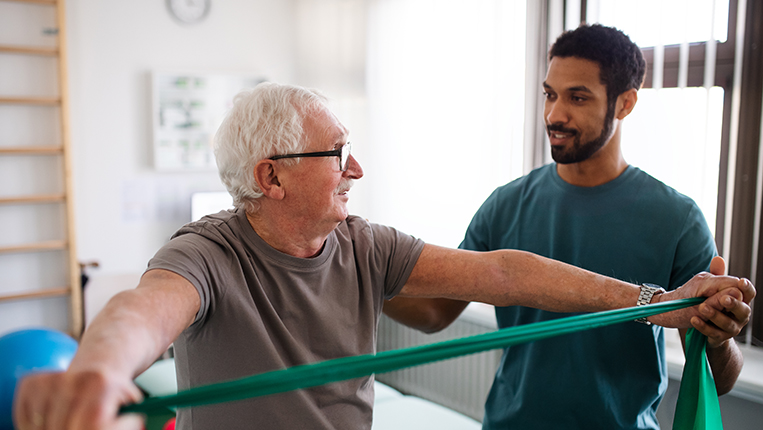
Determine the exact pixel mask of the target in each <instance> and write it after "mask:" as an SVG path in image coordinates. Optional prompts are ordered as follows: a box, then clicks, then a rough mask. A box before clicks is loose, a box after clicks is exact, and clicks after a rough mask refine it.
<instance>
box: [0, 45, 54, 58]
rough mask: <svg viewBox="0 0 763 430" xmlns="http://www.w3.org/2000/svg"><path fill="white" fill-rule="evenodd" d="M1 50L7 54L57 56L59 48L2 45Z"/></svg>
mask: <svg viewBox="0 0 763 430" xmlns="http://www.w3.org/2000/svg"><path fill="white" fill-rule="evenodd" d="M0 52H3V53H6V54H30V55H47V56H57V55H58V48H43V47H38V46H11V45H0Z"/></svg>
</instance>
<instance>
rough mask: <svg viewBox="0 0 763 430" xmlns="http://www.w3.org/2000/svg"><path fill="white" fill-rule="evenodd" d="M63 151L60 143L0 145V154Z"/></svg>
mask: <svg viewBox="0 0 763 430" xmlns="http://www.w3.org/2000/svg"><path fill="white" fill-rule="evenodd" d="M0 1H2V0H0ZM62 152H64V147H63V146H61V145H48V146H5V147H2V146H0V154H11V155H14V154H15V155H23V154H60V153H62Z"/></svg>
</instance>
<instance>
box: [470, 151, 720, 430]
mask: <svg viewBox="0 0 763 430" xmlns="http://www.w3.org/2000/svg"><path fill="white" fill-rule="evenodd" d="M461 248H464V249H471V250H477V251H489V250H495V249H504V248H510V249H520V250H525V251H530V252H533V253H536V254H539V255H542V256H545V257H549V258H553V259H556V260H560V261H563V262H566V263H569V264H573V265H575V266H578V267H582V268H585V269H588V270H591V271H594V272H597V273H600V274H603V275H607V276H611V277H614V278H618V279H621V280H624V281H627V282H632V283H635V284H640V283H644V282H649V283H654V284H658V285H661V286H663V287H665V288H666V289H674V288H676V287H678V286H680V285H682V284H684V283H685V282H686V281H688V280H689V279H690V278H691V277H692V276H693V275H695V274H696V273H699V272H701V271H704V270H707V269H708V268H709V266H710V260H711V259H712V257H713V256H715V255H716V250H715V243H714V241H713V237H712V235H711V233H710V230H709V229H708V227H707V223H706V221H705V219H704V217H703V215H702V213H701V211H700V210H699V208H698V207H697V205H696V204H695V203H694V202H693V201H692V200H691V199H690V198H688V197H686V196H684V195H681V194H679V193H678V192H676V191H675V190H673V189H672V188H670V187H668V186H666V185H665V184H663V183H661V182H659V181H658V180H656V179H654V178H652V177H651V176H649V175H647V174H646V173H644V172H643V171H641V170H639V169H638V168H635V167H631V166H629V167H628V168H627V169H626V170H625V171H624V172H623V173H622V174H621V175H620V176H619V177H618V178H616V179H615V180H613V181H610V182H608V183H606V184H604V185H601V186H598V187H591V188H587V187H577V186H574V185H570V184H568V183H566V182H564V181H563V180H562V179H561V178H560V177H559V175H558V174H557V172H556V165H555V164H550V165H547V166H544V167H541V168H538V169H536V170H534V171H532V172H531V173H530V174H528V175H527V176H524V177H522V178H519V179H517V180H515V181H513V182H511V183H509V184H507V185H504V186H502V187H500V188H498V189H496V190H495V191H494V192H493V194H492V195H491V196H490V197H489V198H488V199H487V200H486V201H485V203H484V204H483V205H482V207H481V208H480V209H479V211H478V212H477V213H476V214H475V216H474V218H473V220H472V222H471V224H470V225H469V228H468V230H467V232H466V236H465V238H464V241H463V242H462V243H461ZM634 305H635V304H634ZM570 315H572V314H561V313H554V312H546V311H542V310H538V309H531V308H526V307H520V306H512V307H504V308H496V317H497V319H498V326H499V327H501V328H504V327H511V326H515V325H520V324H528V323H533V322H538V321H545V320H550V319H555V318H562V317H565V316H570ZM667 384H668V381H667V363H666V360H665V345H664V339H663V330H662V328H661V327H657V326H647V325H644V324H640V323H637V322H628V323H624V324H617V325H614V326H609V327H603V328H599V329H594V330H588V331H584V332H580V333H575V334H570V335H565V336H559V337H554V338H551V339H547V340H542V341H538V342H533V343H529V344H524V345H518V346H512V347H509V348H507V349H506V350H505V351H504V354H503V357H502V360H501V364H500V367H499V368H498V371H497V373H496V376H495V380H494V383H493V386H492V388H491V390H490V394H489V396H488V399H487V402H486V406H485V418H484V424H483V426H484V427H483V428H485V429H491V430H492V429H508V428H511V429H533V430H540V429H554V430H556V429H562V428H563V429H567V430H569V429H592V428H596V429H658V428H659V424H658V422H657V418H656V416H655V412H656V410H657V407H658V406H659V403H660V401H661V400H662V397H663V395H664V394H665V390H666V388H667Z"/></svg>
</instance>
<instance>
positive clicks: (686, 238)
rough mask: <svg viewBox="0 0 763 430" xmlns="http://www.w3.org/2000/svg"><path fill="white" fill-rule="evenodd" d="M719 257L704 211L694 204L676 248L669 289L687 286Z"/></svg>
mask: <svg viewBox="0 0 763 430" xmlns="http://www.w3.org/2000/svg"><path fill="white" fill-rule="evenodd" d="M716 255H718V253H717V251H716V248H715V240H714V239H713V236H712V234H711V233H710V229H709V228H708V227H707V222H706V221H705V217H704V215H702V211H700V210H699V208H698V207H697V205H695V204H692V206H691V209H690V210H689V213H688V215H687V217H686V222H685V223H684V226H683V229H682V230H681V235H680V236H679V238H678V244H677V246H676V255H675V259H674V263H673V270H672V273H671V274H670V285H669V289H671V290H672V289H675V288H678V287H680V286H681V285H683V284H685V283H686V282H687V281H688V280H689V279H691V278H692V277H693V276H694V275H696V274H697V273H700V272H703V271H707V270H709V269H710V261H711V260H712V259H713V257H715V256H716Z"/></svg>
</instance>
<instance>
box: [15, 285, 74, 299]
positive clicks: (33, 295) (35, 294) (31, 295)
mask: <svg viewBox="0 0 763 430" xmlns="http://www.w3.org/2000/svg"><path fill="white" fill-rule="evenodd" d="M70 292H71V288H69V287H62V288H49V289H45V290H38V291H31V292H28V293H16V294H0V302H8V301H11V300H24V299H42V298H47V297H60V296H65V295H68V294H69V293H70Z"/></svg>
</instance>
